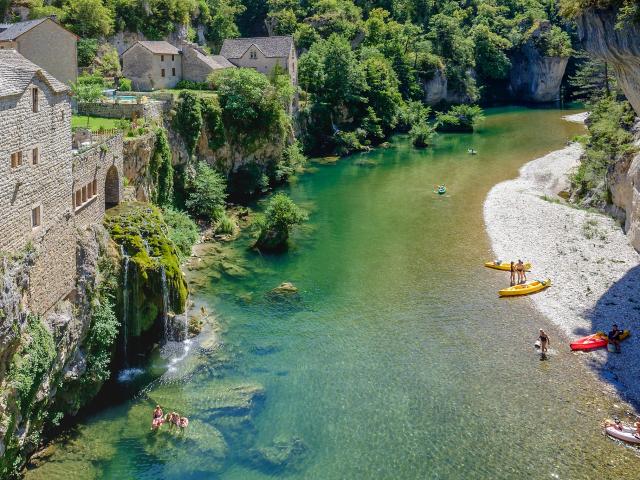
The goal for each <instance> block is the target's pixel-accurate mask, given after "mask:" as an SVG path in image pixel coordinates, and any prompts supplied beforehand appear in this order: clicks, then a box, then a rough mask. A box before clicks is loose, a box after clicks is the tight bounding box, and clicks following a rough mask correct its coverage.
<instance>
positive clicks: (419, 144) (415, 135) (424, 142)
mask: <svg viewBox="0 0 640 480" xmlns="http://www.w3.org/2000/svg"><path fill="white" fill-rule="evenodd" d="M409 135H410V136H411V142H412V143H413V146H414V147H416V148H425V147H428V146H430V145H431V144H432V142H433V139H434V137H435V136H436V130H435V128H434V127H433V125H430V124H429V123H428V122H427V121H426V120H423V121H422V122H420V123H416V124H415V125H414V126H413V127H411V130H409Z"/></svg>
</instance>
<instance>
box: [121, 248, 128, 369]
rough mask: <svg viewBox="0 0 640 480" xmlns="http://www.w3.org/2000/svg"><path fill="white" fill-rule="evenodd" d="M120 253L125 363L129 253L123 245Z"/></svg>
mask: <svg viewBox="0 0 640 480" xmlns="http://www.w3.org/2000/svg"><path fill="white" fill-rule="evenodd" d="M120 253H122V260H123V262H124V266H123V267H122V268H123V270H124V273H123V285H122V346H123V350H124V362H125V365H126V364H127V340H128V338H127V337H128V335H129V333H128V330H129V322H128V317H129V255H127V254H126V253H125V251H124V247H123V246H122V245H120Z"/></svg>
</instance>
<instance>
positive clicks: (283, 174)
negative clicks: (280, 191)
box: [274, 141, 307, 182]
mask: <svg viewBox="0 0 640 480" xmlns="http://www.w3.org/2000/svg"><path fill="white" fill-rule="evenodd" d="M306 163H307V157H306V156H305V155H304V153H302V147H301V145H300V143H299V142H297V141H296V142H294V143H292V144H290V145H287V146H286V147H285V148H284V150H283V151H282V156H281V157H280V160H279V161H278V162H277V163H276V168H275V174H274V177H275V180H276V181H277V182H281V181H283V180H286V179H287V178H288V177H289V176H291V175H293V174H294V173H295V172H296V170H298V169H300V168H302V167H303V166H304V165H305V164H306Z"/></svg>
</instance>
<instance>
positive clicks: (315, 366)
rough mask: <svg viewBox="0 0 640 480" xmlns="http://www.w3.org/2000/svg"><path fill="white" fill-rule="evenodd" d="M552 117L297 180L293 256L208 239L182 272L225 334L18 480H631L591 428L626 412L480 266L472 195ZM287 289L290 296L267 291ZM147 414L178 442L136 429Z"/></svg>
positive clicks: (528, 148)
mask: <svg viewBox="0 0 640 480" xmlns="http://www.w3.org/2000/svg"><path fill="white" fill-rule="evenodd" d="M561 115H562V113H561V112H559V111H556V110H523V109H515V108H511V109H503V110H496V111H493V112H491V113H490V115H489V116H488V118H487V121H486V123H485V124H484V126H483V128H482V132H480V133H478V134H474V135H458V136H455V135H441V136H440V137H439V138H438V143H437V146H436V147H435V148H434V149H432V150H425V151H415V150H413V149H411V148H410V146H409V142H408V141H407V140H406V139H403V138H398V139H396V141H395V142H394V144H393V146H392V148H390V149H386V150H379V151H376V152H373V153H371V154H368V155H358V156H355V157H352V158H349V159H343V160H341V161H340V162H338V163H337V164H335V165H326V166H319V167H317V168H316V169H314V173H310V174H308V175H305V176H303V177H301V178H300V179H299V181H297V182H296V183H295V184H294V185H292V187H291V189H290V190H291V192H290V193H291V195H292V197H293V198H294V200H295V201H296V202H297V203H299V204H301V205H304V206H305V207H306V208H308V209H309V210H310V211H311V221H310V224H309V225H307V226H305V228H303V229H301V230H300V231H299V232H298V233H297V234H296V236H295V238H294V242H295V245H294V248H293V250H292V251H291V252H290V253H289V254H287V255H282V256H268V255H265V256H260V255H257V254H255V253H253V252H250V251H249V250H243V249H242V248H241V247H239V248H237V249H235V250H233V249H231V248H230V247H228V246H223V247H216V249H217V250H218V251H217V252H216V257H215V259H207V258H206V255H203V259H202V262H201V263H200V264H199V266H197V267H196V268H194V270H193V271H192V272H191V273H190V276H191V277H192V278H191V282H192V285H193V286H196V291H193V292H192V295H193V298H194V300H195V302H196V303H197V304H198V308H199V306H200V305H203V304H206V305H207V306H208V309H209V310H210V311H215V312H216V316H217V319H218V321H219V324H220V326H221V328H222V330H223V331H222V332H217V331H213V330H211V328H210V327H209V328H205V333H204V334H203V336H202V337H200V338H198V339H197V341H195V342H194V343H193V344H192V345H190V350H189V352H188V355H186V356H185V357H184V358H182V359H181V360H180V361H179V362H175V365H174V366H175V368H176V372H173V373H172V374H170V375H165V376H163V377H162V378H161V379H160V380H158V381H156V382H154V383H152V385H150V386H148V387H147V388H146V389H145V390H144V391H143V392H142V393H141V394H140V395H138V396H137V397H136V398H135V399H134V400H132V401H130V402H128V403H126V404H124V405H119V406H116V407H113V408H111V409H107V410H105V411H103V412H101V413H99V414H97V415H95V416H93V417H91V418H90V419H88V420H87V421H85V422H83V423H82V424H81V425H79V427H78V428H77V429H76V431H75V432H73V433H72V434H70V435H68V436H67V438H64V439H61V440H60V442H58V443H57V444H56V446H55V449H53V452H52V454H51V456H50V457H49V459H48V461H47V462H45V463H44V464H43V466H42V467H40V468H38V469H35V470H32V471H30V472H29V474H28V476H27V478H29V479H30V480H33V479H55V478H65V479H67V478H77V479H93V478H113V479H116V478H117V479H121V478H136V479H182V478H188V479H192V478H193V479H210V478H221V479H234V480H235V479H238V480H239V479H266V478H272V477H274V476H276V477H278V476H286V477H287V478H292V479H298V478H299V479H327V480H332V479H344V478H349V479H351V478H353V479H356V478H358V479H359V478H363V479H364V478H376V479H415V478H442V479H469V478H474V479H476V478H487V479H497V478H505V479H507V478H508V479H520V478H567V479H568V478H571V479H577V478H614V477H615V478H629V479H631V478H637V474H636V472H637V469H638V467H639V466H640V460H639V459H638V457H637V456H636V455H635V451H634V450H631V449H624V448H621V447H620V446H619V445H618V444H616V443H615V442H612V441H609V440H607V439H605V438H604V437H603V436H602V435H601V432H600V428H599V426H598V424H599V422H600V421H601V420H602V419H603V418H605V417H607V416H610V415H612V414H613V413H614V412H615V413H619V414H624V407H623V406H622V405H614V404H613V403H612V402H613V401H614V400H613V399H612V398H611V397H608V396H607V395H605V394H604V393H603V392H602V391H601V390H602V387H600V386H599V385H598V384H596V383H595V382H594V379H593V377H592V375H591V374H590V373H589V372H588V371H587V370H586V369H585V368H584V367H583V366H582V365H581V363H580V362H579V361H578V358H577V356H575V355H574V354H571V353H570V352H569V351H568V348H564V345H563V342H562V341H561V336H560V334H559V333H558V332H556V331H555V330H554V328H553V327H552V326H551V325H548V324H547V322H546V321H545V320H544V319H543V318H542V317H541V316H540V315H539V314H538V313H536V311H535V310H533V309H532V306H531V304H530V301H529V300H528V299H526V298H522V299H515V301H513V300H512V301H503V300H501V299H498V297H497V293H496V292H497V290H498V289H499V288H500V287H502V286H503V285H505V282H507V281H508V278H507V277H506V275H508V274H502V273H500V272H495V271H490V270H489V269H485V268H483V267H482V262H483V261H485V260H487V259H489V258H490V257H491V251H490V246H489V245H488V243H487V238H486V236H485V233H484V228H483V224H482V222H483V220H482V202H483V200H484V197H485V195H486V193H487V192H488V190H489V189H490V188H491V186H492V185H494V184H495V183H497V182H499V181H502V180H504V179H507V178H512V177H514V176H515V175H516V174H517V170H518V168H519V167H520V166H521V165H522V164H523V163H525V162H526V161H527V160H530V159H533V158H536V157H538V156H541V155H543V154H545V153H547V152H549V151H550V150H553V149H556V148H559V147H561V146H562V145H563V144H564V142H565V141H566V140H567V139H568V138H570V137H571V136H573V135H575V134H577V133H579V132H580V128H581V127H580V126H577V125H573V124H569V123H567V122H563V121H561V120H560V117H561ZM469 148H472V149H474V150H476V151H477V152H478V153H477V155H469V154H468V153H467V150H468V149H469ZM440 183H445V184H446V185H447V190H448V195H446V196H442V197H440V196H437V195H434V193H433V186H434V185H437V184H440ZM525 221H526V219H525ZM243 242H244V243H243ZM241 244H242V245H247V244H248V240H246V239H244V240H241ZM523 257H526V252H523ZM532 260H533V261H534V265H535V259H532ZM534 273H538V272H534ZM540 273H543V272H540ZM285 281H286V282H292V283H293V284H294V285H295V286H296V287H297V288H298V289H299V290H298V293H297V295H292V296H285V297H282V296H280V295H274V294H273V293H270V292H271V290H272V289H273V288H275V287H277V286H278V285H280V284H281V283H282V282H285ZM540 327H543V328H545V330H546V331H548V332H549V334H550V335H551V336H552V338H553V339H554V340H555V341H554V345H553V347H554V350H552V351H550V352H549V356H548V360H547V361H544V362H541V361H539V358H540V357H539V354H538V353H537V352H536V351H535V350H534V348H533V342H534V341H535V339H536V337H537V329H538V328H540ZM175 358H178V357H177V356H176V357H175ZM157 403H159V404H161V405H162V406H163V407H164V408H165V411H171V410H176V411H178V412H180V413H182V414H185V415H187V416H189V418H190V420H191V423H190V426H189V429H188V431H187V432H185V433H184V434H182V433H179V432H170V431H168V429H164V430H163V431H161V432H159V433H158V434H153V433H151V432H150V431H149V425H150V419H151V410H152V407H153V406H154V405H155V404H157Z"/></svg>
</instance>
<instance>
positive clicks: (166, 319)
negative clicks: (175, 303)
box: [160, 265, 170, 343]
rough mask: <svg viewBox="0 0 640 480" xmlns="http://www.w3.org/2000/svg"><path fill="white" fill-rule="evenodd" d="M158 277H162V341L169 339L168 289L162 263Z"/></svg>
mask: <svg viewBox="0 0 640 480" xmlns="http://www.w3.org/2000/svg"><path fill="white" fill-rule="evenodd" d="M160 278H161V279H162V321H163V322H164V341H165V343H166V342H168V341H169V337H170V333H169V289H168V288H167V272H166V270H165V268H164V265H161V266H160Z"/></svg>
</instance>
